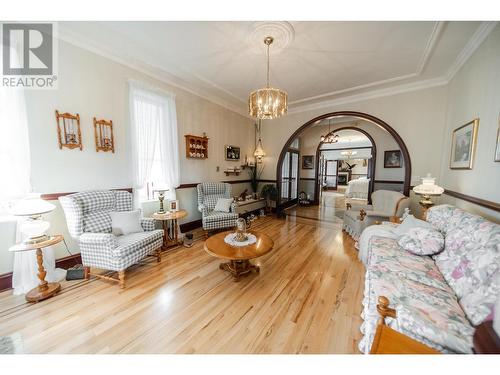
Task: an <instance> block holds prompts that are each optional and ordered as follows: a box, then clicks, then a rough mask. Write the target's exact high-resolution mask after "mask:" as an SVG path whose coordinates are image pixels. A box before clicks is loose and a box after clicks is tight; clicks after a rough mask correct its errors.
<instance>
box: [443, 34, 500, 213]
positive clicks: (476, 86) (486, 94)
mask: <svg viewBox="0 0 500 375" xmlns="http://www.w3.org/2000/svg"><path fill="white" fill-rule="evenodd" d="M474 118H479V131H478V137H477V147H476V153H475V160H474V164H473V167H472V170H456V169H450V167H449V163H450V147H451V134H452V131H453V129H456V128H458V127H460V126H461V125H464V124H465V123H467V122H469V121H471V120H473V119H474ZM499 122H500V26H497V27H496V28H495V29H494V30H493V32H492V33H491V34H490V35H489V36H488V38H487V39H486V40H485V41H484V42H483V44H482V45H481V46H480V47H479V48H478V49H477V50H476V52H475V53H474V54H473V55H472V56H471V57H470V58H469V60H468V61H467V62H466V63H465V64H464V66H463V67H462V68H461V70H460V71H459V72H458V73H457V74H456V75H455V77H454V78H453V80H452V81H451V82H450V84H449V87H448V105H447V119H446V127H445V130H444V139H443V146H442V149H443V153H442V158H441V175H440V183H441V185H442V186H444V187H445V188H447V189H449V190H453V191H456V192H459V193H463V194H467V195H472V196H474V197H478V198H482V199H485V200H489V201H492V202H496V203H500V162H494V153H495V144H496V137H497V131H498V127H499ZM447 201H448V202H450V203H453V204H455V205H457V206H460V207H463V208H464V209H467V210H468V211H471V212H477V213H481V214H484V215H487V216H489V217H491V218H495V219H496V220H497V221H500V213H498V212H496V213H495V212H493V211H489V210H485V209H484V208H481V207H480V206H477V205H472V204H470V203H467V202H464V201H462V200H458V199H450V198H447Z"/></svg>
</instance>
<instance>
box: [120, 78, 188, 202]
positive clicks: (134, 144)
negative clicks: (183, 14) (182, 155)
mask: <svg viewBox="0 0 500 375" xmlns="http://www.w3.org/2000/svg"><path fill="white" fill-rule="evenodd" d="M129 108H130V124H131V148H132V170H133V179H134V186H133V187H134V201H135V205H136V206H138V205H139V203H140V202H139V196H138V190H139V189H142V188H144V186H145V185H146V183H147V182H148V181H150V178H151V169H152V166H153V159H154V156H155V155H154V153H155V148H156V146H157V145H158V146H159V147H158V149H159V152H160V164H161V171H162V173H161V180H162V181H157V182H158V183H161V184H162V185H164V186H166V187H167V188H168V189H169V191H168V193H167V194H166V198H167V199H175V188H176V187H178V186H179V184H180V175H179V171H180V168H179V146H178V137H177V112H176V108H175V96H174V95H172V94H169V93H166V92H163V91H160V90H157V89H154V88H149V87H147V86H144V85H142V84H141V83H139V82H136V81H129ZM157 142H158V143H157Z"/></svg>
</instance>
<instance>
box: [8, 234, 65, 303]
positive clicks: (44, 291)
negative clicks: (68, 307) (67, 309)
mask: <svg viewBox="0 0 500 375" xmlns="http://www.w3.org/2000/svg"><path fill="white" fill-rule="evenodd" d="M62 240H63V236H62V235H60V234H58V235H55V236H50V237H49V238H48V239H47V240H45V241H42V242H38V243H33V244H24V243H19V244H17V245H14V246H11V247H10V248H9V251H13V252H18V251H32V250H36V261H37V264H38V279H39V280H40V284H39V285H38V287H36V288H34V289H32V290H30V291H29V292H28V293H27V294H26V301H28V302H38V301H42V300H44V299H47V298H50V297H52V296H53V295H55V294H56V293H57V292H59V290H61V284H59V283H57V282H55V283H49V282H47V281H46V280H45V276H46V275H47V272H46V271H45V268H44V267H43V253H42V249H43V248H45V247H49V246H52V245H55V244H57V243H59V242H61V241H62Z"/></svg>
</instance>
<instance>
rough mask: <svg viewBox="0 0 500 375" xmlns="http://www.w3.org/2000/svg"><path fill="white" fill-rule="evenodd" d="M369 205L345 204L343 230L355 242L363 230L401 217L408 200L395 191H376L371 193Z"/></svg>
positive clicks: (408, 202)
mask: <svg viewBox="0 0 500 375" xmlns="http://www.w3.org/2000/svg"><path fill="white" fill-rule="evenodd" d="M371 197H372V204H371V205H352V204H349V203H347V210H346V212H345V213H344V224H343V229H344V230H345V231H346V232H347V233H349V234H350V235H351V237H352V238H353V239H354V240H355V241H357V240H358V239H359V236H360V235H361V232H362V231H363V229H365V228H366V227H367V226H369V225H373V224H376V223H377V222H382V221H389V220H390V219H391V218H392V217H401V216H402V215H403V213H404V211H405V209H406V208H408V207H409V206H410V198H408V197H407V196H405V195H403V194H401V193H400V192H397V191H392V190H377V191H375V192H373V193H372V195H371Z"/></svg>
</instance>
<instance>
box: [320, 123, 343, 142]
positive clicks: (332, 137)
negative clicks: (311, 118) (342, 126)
mask: <svg viewBox="0 0 500 375" xmlns="http://www.w3.org/2000/svg"><path fill="white" fill-rule="evenodd" d="M330 120H331V119H328V133H327V134H325V135H322V136H321V137H320V139H319V140H320V141H321V142H322V143H337V142H338V141H339V135H338V134H332V133H331V130H330Z"/></svg>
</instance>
